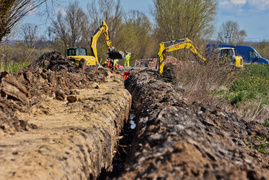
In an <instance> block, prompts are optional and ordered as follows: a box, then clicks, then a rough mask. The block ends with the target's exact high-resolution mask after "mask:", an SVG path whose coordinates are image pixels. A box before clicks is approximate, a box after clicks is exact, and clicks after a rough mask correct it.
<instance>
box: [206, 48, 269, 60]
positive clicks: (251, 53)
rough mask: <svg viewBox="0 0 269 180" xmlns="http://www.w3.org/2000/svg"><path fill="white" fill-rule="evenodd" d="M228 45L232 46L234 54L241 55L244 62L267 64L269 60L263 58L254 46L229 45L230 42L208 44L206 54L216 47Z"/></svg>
mask: <svg viewBox="0 0 269 180" xmlns="http://www.w3.org/2000/svg"><path fill="white" fill-rule="evenodd" d="M223 47H230V48H234V50H235V55H236V56H242V57H243V60H244V64H252V63H256V64H269V61H268V60H267V59H265V58H263V57H262V56H261V55H260V54H259V53H258V52H257V51H256V50H255V49H254V48H252V47H250V46H241V45H230V44H208V45H207V54H209V52H212V51H213V50H214V49H216V48H223Z"/></svg>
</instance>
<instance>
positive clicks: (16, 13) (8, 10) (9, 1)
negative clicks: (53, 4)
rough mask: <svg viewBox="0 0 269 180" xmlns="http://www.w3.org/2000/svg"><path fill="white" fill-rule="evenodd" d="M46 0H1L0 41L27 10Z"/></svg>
mask: <svg viewBox="0 0 269 180" xmlns="http://www.w3.org/2000/svg"><path fill="white" fill-rule="evenodd" d="M47 1H48V0H1V1H0V17H1V18H0V41H2V39H3V37H5V36H6V35H7V34H9V33H10V31H11V29H12V28H13V27H14V26H15V25H16V24H17V23H18V22H19V21H20V20H22V19H23V18H24V17H25V16H26V15H27V14H28V13H29V12H31V11H33V10H35V9H36V8H38V7H39V6H40V5H42V4H43V3H45V2H47Z"/></svg>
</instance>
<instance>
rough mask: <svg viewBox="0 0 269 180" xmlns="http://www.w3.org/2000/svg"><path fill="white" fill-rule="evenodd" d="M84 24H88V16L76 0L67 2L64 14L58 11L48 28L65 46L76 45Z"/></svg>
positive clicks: (80, 37)
mask: <svg viewBox="0 0 269 180" xmlns="http://www.w3.org/2000/svg"><path fill="white" fill-rule="evenodd" d="M85 24H88V18H87V16H86V14H85V13H84V12H83V10H82V9H81V8H79V7H78V2H77V1H76V2H74V3H71V4H69V6H68V7H67V9H66V14H63V13H58V15H57V19H56V20H53V21H52V26H51V28H50V29H51V32H53V33H55V35H56V36H57V37H58V38H59V39H60V40H61V41H62V42H63V43H64V45H65V46H67V45H70V46H76V45H77V43H79V42H80V41H81V39H82V28H83V27H84V25H85Z"/></svg>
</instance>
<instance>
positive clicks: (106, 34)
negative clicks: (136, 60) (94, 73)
mask: <svg viewBox="0 0 269 180" xmlns="http://www.w3.org/2000/svg"><path fill="white" fill-rule="evenodd" d="M101 33H103V35H104V37H105V42H106V46H107V49H108V55H109V56H110V58H111V59H122V53H120V52H119V51H116V50H115V49H114V47H113V46H112V42H111V40H110V38H109V32H108V26H107V24H106V22H105V21H103V22H102V25H101V26H100V27H99V28H98V29H97V31H96V32H95V33H94V35H93V36H92V38H91V50H92V54H93V56H94V57H95V58H96V61H97V63H98V64H99V60H98V55H97V40H98V39H99V37H100V35H101Z"/></svg>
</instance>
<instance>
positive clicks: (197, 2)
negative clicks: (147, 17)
mask: <svg viewBox="0 0 269 180" xmlns="http://www.w3.org/2000/svg"><path fill="white" fill-rule="evenodd" d="M153 2H154V8H153V9H152V12H151V13H152V15H153V17H154V18H155V21H156V24H157V33H158V36H159V37H160V38H159V39H160V41H167V40H172V39H178V38H185V37H188V38H190V39H192V40H193V41H196V40H197V39H199V38H204V37H206V36H209V35H211V34H212V33H213V30H214V28H213V27H214V26H213V24H212V23H213V20H214V18H215V15H216V6H217V1H216V0H173V1H171V0H169V1H163V0H153Z"/></svg>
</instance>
